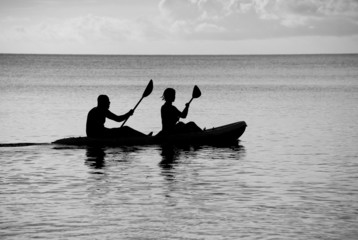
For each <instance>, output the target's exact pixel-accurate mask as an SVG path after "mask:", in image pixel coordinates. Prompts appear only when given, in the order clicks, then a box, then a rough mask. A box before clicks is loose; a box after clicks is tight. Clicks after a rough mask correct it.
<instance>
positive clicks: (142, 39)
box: [0, 0, 358, 54]
mask: <svg viewBox="0 0 358 240" xmlns="http://www.w3.org/2000/svg"><path fill="white" fill-rule="evenodd" d="M0 53H39V54H317V53H319V54H321V53H358V0H0Z"/></svg>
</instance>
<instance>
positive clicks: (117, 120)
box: [106, 109, 134, 122]
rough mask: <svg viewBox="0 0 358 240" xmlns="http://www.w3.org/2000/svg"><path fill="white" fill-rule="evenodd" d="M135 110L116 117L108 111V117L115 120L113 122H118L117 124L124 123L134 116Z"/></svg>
mask: <svg viewBox="0 0 358 240" xmlns="http://www.w3.org/2000/svg"><path fill="white" fill-rule="evenodd" d="M133 112H134V111H133V109H131V110H130V111H129V112H127V113H126V114H123V115H116V114H114V113H112V112H111V111H109V110H108V111H107V115H106V117H107V118H109V119H111V120H113V121H116V122H122V121H124V120H126V119H127V118H129V117H130V116H132V115H133Z"/></svg>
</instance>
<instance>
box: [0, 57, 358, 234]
mask: <svg viewBox="0 0 358 240" xmlns="http://www.w3.org/2000/svg"><path fill="white" fill-rule="evenodd" d="M150 79H153V81H154V90H153V92H152V94H151V95H150V96H149V97H147V98H145V99H144V100H143V102H142V103H141V105H140V106H139V107H138V109H137V110H136V112H135V114H134V115H133V116H132V117H131V118H130V119H129V120H128V122H127V125H130V126H131V127H133V128H136V129H138V130H140V131H142V132H145V133H147V132H150V131H154V132H158V131H159V130H160V128H161V125H160V116H159V115H160V107H161V105H162V104H163V102H162V100H161V99H160V96H161V95H162V92H163V91H164V89H165V88H166V87H174V88H175V89H176V90H177V100H176V102H175V105H176V106H177V107H178V108H183V107H184V104H185V103H186V102H187V101H188V100H189V99H190V97H191V92H192V89H193V86H194V85H195V84H196V85H198V86H199V87H200V89H201V91H202V96H201V97H200V98H199V99H195V100H194V101H193V103H192V105H191V108H190V111H189V115H188V119H187V120H188V121H189V120H190V121H195V122H196V123H197V124H198V125H199V126H201V127H207V128H210V127H214V126H219V125H223V124H227V123H231V122H236V121H242V120H244V121H246V122H247V124H248V128H247V130H246V132H245V133H244V135H243V136H242V137H241V141H240V142H239V144H238V145H237V146H231V147H225V148H216V147H210V146H203V147H199V148H194V147H176V148H167V147H162V146H144V147H143V146H138V147H118V148H84V147H83V148H73V147H61V146H55V145H51V144H49V143H50V142H52V141H54V140H56V139H59V138H64V137H70V136H82V135H84V134H85V121H86V115H87V112H88V110H89V109H91V108H92V107H94V106H95V105H96V98H97V96H98V95H99V94H107V95H109V97H110V98H111V110H112V111H113V112H115V113H118V114H122V113H125V112H126V111H128V110H129V109H130V108H133V107H134V105H135V104H136V102H137V101H138V100H139V98H140V97H141V95H142V93H143V91H144V89H145V86H146V85H147V83H148V82H149V80H150ZM357 106H358V55H301V56H52V55H46V56H45V55H0V122H1V125H0V144H2V145H1V146H2V147H0V161H1V169H0V238H1V239H31V238H40V239H41V238H43V239H357V237H358V230H357V229H358V201H357V199H358V147H357V146H358V124H357V119H358V107H357ZM144 119H145V120H144ZM106 125H107V126H108V127H116V126H119V124H118V123H114V122H109V121H108V122H107V123H106ZM12 143H44V144H43V145H33V146H26V147H10V146H9V145H7V144H12Z"/></svg>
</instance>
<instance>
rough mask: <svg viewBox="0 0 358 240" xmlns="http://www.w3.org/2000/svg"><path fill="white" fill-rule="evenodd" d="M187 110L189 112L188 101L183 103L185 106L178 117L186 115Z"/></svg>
mask: <svg viewBox="0 0 358 240" xmlns="http://www.w3.org/2000/svg"><path fill="white" fill-rule="evenodd" d="M188 112H189V103H187V104H185V108H184V110H183V111H182V112H180V115H179V117H180V118H186V116H188Z"/></svg>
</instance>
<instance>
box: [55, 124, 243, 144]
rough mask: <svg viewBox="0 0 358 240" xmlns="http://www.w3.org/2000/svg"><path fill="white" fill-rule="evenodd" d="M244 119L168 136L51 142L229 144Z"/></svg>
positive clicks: (57, 142) (70, 139) (235, 139)
mask: <svg viewBox="0 0 358 240" xmlns="http://www.w3.org/2000/svg"><path fill="white" fill-rule="evenodd" d="M246 126H247V125H246V123H245V122H244V121H241V122H236V123H232V124H227V125H224V126H221V127H216V128H212V129H207V130H204V131H202V132H194V133H182V134H173V135H168V136H144V137H133V138H131V137H129V138H90V137H71V138H63V139H59V140H56V141H55V142H53V144H60V145H73V146H125V145H152V144H197V145H205V144H210V145H211V144H217V145H221V144H230V143H235V142H237V140H238V139H239V137H240V136H241V135H242V134H243V133H244V132H245V129H246Z"/></svg>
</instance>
